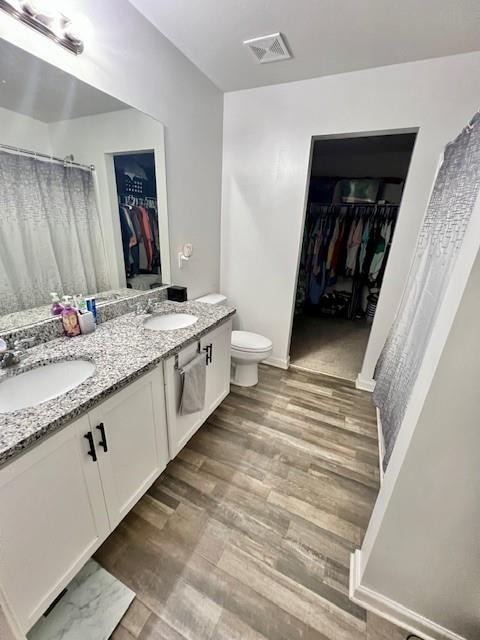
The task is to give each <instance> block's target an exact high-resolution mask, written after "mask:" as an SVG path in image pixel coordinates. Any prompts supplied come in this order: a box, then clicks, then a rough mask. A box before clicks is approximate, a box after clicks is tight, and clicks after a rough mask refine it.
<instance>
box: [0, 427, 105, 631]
mask: <svg viewBox="0 0 480 640" xmlns="http://www.w3.org/2000/svg"><path fill="white" fill-rule="evenodd" d="M88 431H90V425H89V421H88V418H87V417H86V416H85V417H83V418H80V419H79V420H77V421H76V422H74V423H73V424H71V425H68V426H67V427H65V428H64V429H63V430H62V431H59V432H58V433H56V434H55V435H53V436H51V437H50V438H49V439H48V440H45V441H44V442H42V443H40V444H39V445H38V446H37V447H36V448H34V449H32V450H31V451H28V452H27V453H25V454H24V455H23V456H21V457H20V458H18V459H17V460H14V461H13V462H11V463H10V464H8V465H6V466H5V467H3V468H2V469H0V581H1V583H2V586H3V588H4V592H5V597H6V599H7V601H8V604H9V606H10V607H11V609H12V611H13V613H14V614H15V617H16V619H17V622H18V624H19V626H20V628H21V629H22V631H23V632H25V633H26V632H27V631H28V630H29V629H30V628H31V627H32V626H33V624H35V622H36V621H37V620H38V618H39V617H40V616H41V615H42V614H43V612H44V611H45V609H46V608H47V607H48V606H49V605H50V604H51V603H52V602H53V600H54V599H55V598H56V597H57V596H58V595H59V594H60V593H61V591H62V590H63V589H64V588H65V586H66V585H67V584H68V583H69V582H70V580H71V579H72V578H73V576H74V575H75V574H76V573H77V572H78V571H79V570H80V569H81V567H82V566H83V564H84V563H85V562H86V561H87V560H88V558H90V556H91V555H92V554H93V553H94V552H95V551H96V549H97V548H98V546H99V545H100V544H101V542H103V540H104V539H105V538H106V536H107V535H108V531H109V528H108V519H107V516H106V511H105V503H104V499H103V493H102V487H101V482H100V476H99V470H98V465H97V464H95V463H94V461H93V460H92V458H91V457H89V456H88V455H87V450H88V442H87V441H86V439H85V438H84V435H85V434H86V433H87V432H88Z"/></svg>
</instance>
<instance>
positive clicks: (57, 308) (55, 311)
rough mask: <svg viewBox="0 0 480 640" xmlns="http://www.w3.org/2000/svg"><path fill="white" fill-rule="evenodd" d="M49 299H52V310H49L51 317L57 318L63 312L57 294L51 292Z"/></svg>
mask: <svg viewBox="0 0 480 640" xmlns="http://www.w3.org/2000/svg"><path fill="white" fill-rule="evenodd" d="M50 297H51V298H52V308H51V312H52V316H59V315H60V314H61V313H62V311H63V306H62V304H61V303H60V298H59V297H58V293H55V292H52V293H51V294H50Z"/></svg>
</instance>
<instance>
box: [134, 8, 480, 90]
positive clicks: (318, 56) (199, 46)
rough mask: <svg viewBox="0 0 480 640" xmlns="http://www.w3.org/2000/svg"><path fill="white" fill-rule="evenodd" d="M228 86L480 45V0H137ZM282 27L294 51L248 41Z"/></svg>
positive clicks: (172, 37)
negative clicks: (260, 56)
mask: <svg viewBox="0 0 480 640" xmlns="http://www.w3.org/2000/svg"><path fill="white" fill-rule="evenodd" d="M130 2H131V3H132V4H133V5H134V6H136V7H137V9H138V10H139V11H140V12H141V13H143V14H144V15H145V17H146V18H148V20H150V22H152V23H153V24H154V25H155V26H156V27H157V29H158V30H159V31H161V33H163V34H164V35H165V36H166V37H167V38H168V39H169V40H170V41H171V42H173V44H174V45H175V46H176V47H178V49H180V50H181V51H182V52H183V53H184V54H185V55H186V56H187V57H188V58H190V60H191V61H192V62H193V63H194V64H195V65H196V66H197V67H199V68H200V69H201V70H202V71H203V72H204V73H205V74H206V75H207V76H208V77H209V78H210V79H211V80H212V81H213V82H214V83H215V84H216V85H217V86H218V87H219V88H220V89H222V90H223V91H235V90H237V89H247V88H251V87H258V86H262V85H268V84H276V83H280V82H289V81H292V80H302V79H305V78H313V77H316V76H322V75H330V74H335V73H343V72H346V71H355V70H358V69H367V68H371V67H380V66H384V65H389V64H395V63H401V62H410V61H413V60H421V59H425V58H434V57H438V56H446V55H452V54H457V53H466V52H469V51H475V50H479V49H480V1H479V0H454V1H452V0H130ZM278 31H279V32H280V33H282V34H284V35H285V36H286V39H287V42H288V44H289V46H290V49H291V51H292V53H293V56H294V57H293V59H291V60H286V61H281V62H273V63H270V64H257V63H256V62H255V60H254V58H253V56H252V54H251V53H250V52H249V51H248V50H247V49H246V48H245V47H244V46H243V45H242V42H243V40H246V39H248V38H254V37H259V36H263V35H268V34H271V33H275V32H278Z"/></svg>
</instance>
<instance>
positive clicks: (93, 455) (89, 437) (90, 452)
mask: <svg viewBox="0 0 480 640" xmlns="http://www.w3.org/2000/svg"><path fill="white" fill-rule="evenodd" d="M83 437H84V438H86V439H87V440H88V444H89V445H90V449H89V450H88V451H87V453H88V455H89V456H90V457H91V458H92V460H93V461H94V462H96V461H97V452H96V451H95V443H94V441H93V435H92V432H91V431H89V432H88V433H86V434H85V435H84V436H83Z"/></svg>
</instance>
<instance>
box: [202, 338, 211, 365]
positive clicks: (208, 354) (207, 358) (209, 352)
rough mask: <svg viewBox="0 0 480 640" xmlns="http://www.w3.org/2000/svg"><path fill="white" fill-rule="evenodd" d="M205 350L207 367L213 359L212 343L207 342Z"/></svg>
mask: <svg viewBox="0 0 480 640" xmlns="http://www.w3.org/2000/svg"><path fill="white" fill-rule="evenodd" d="M203 350H204V351H205V353H206V354H207V357H206V363H207V367H208V365H209V364H210V362H211V361H212V343H210V344H207V346H206V347H203Z"/></svg>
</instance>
